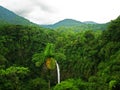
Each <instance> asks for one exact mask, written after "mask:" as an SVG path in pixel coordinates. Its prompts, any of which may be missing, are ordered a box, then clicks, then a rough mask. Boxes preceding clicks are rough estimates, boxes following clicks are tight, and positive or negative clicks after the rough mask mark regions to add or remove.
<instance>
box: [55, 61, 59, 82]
mask: <svg viewBox="0 0 120 90" xmlns="http://www.w3.org/2000/svg"><path fill="white" fill-rule="evenodd" d="M55 63H56V66H57V79H58V84H59V83H60V67H59V65H58V63H57V61H55Z"/></svg>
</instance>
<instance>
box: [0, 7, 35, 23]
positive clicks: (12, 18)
mask: <svg viewBox="0 0 120 90" xmlns="http://www.w3.org/2000/svg"><path fill="white" fill-rule="evenodd" d="M4 23H10V24H16V25H32V24H33V23H32V22H30V21H29V20H27V19H25V18H23V17H21V16H18V15H16V14H15V13H14V12H12V11H10V10H8V9H6V8H4V7H2V6H0V24H4Z"/></svg>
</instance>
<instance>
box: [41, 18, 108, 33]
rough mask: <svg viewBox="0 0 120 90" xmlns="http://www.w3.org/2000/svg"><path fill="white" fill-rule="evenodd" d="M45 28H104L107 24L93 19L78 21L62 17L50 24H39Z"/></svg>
mask: <svg viewBox="0 0 120 90" xmlns="http://www.w3.org/2000/svg"><path fill="white" fill-rule="evenodd" d="M41 26H43V27H45V28H50V29H55V30H56V29H57V30H60V31H61V30H62V31H66V30H71V31H77V32H79V31H81V30H105V29H106V28H107V24H98V23H96V22H93V21H85V22H80V21H77V20H73V19H64V20H61V21H59V22H57V23H55V24H52V25H41Z"/></svg>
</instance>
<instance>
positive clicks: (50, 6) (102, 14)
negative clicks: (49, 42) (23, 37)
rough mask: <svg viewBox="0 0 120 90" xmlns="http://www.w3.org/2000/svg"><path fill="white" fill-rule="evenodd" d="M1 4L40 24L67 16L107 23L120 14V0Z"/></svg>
mask: <svg viewBox="0 0 120 90" xmlns="http://www.w3.org/2000/svg"><path fill="white" fill-rule="evenodd" d="M0 5H1V6H3V7H5V8H7V9H9V10H11V11H13V12H15V13H16V14H18V15H20V16H23V17H25V18H27V19H29V20H30V21H32V22H34V23H38V24H53V23H55V22H57V21H59V20H62V19H66V18H70V19H75V20H79V21H95V22H98V23H106V22H109V21H110V20H112V19H115V18H117V17H118V16H119V15H120V0H0Z"/></svg>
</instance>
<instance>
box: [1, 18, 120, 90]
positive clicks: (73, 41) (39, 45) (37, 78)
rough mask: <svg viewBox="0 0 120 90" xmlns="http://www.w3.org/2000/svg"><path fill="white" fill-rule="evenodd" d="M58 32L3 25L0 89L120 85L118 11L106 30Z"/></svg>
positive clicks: (84, 89)
mask: <svg viewBox="0 0 120 90" xmlns="http://www.w3.org/2000/svg"><path fill="white" fill-rule="evenodd" d="M60 31H61V30H52V29H46V28H43V27H39V26H33V25H32V26H29V25H13V24H2V25H1V26H0V90H120V16H119V17H118V18H117V19H115V20H112V21H111V22H110V23H109V25H108V27H107V29H106V30H85V31H84V30H82V31H81V32H71V31H69V30H67V31H65V32H62V33H61V32H60ZM50 58H52V60H53V61H54V60H56V61H57V62H58V64H59V66H60V73H61V83H60V84H57V74H56V68H55V67H54V62H53V63H52V65H49V66H48V67H49V68H50V69H48V68H47V67H46V59H50Z"/></svg>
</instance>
